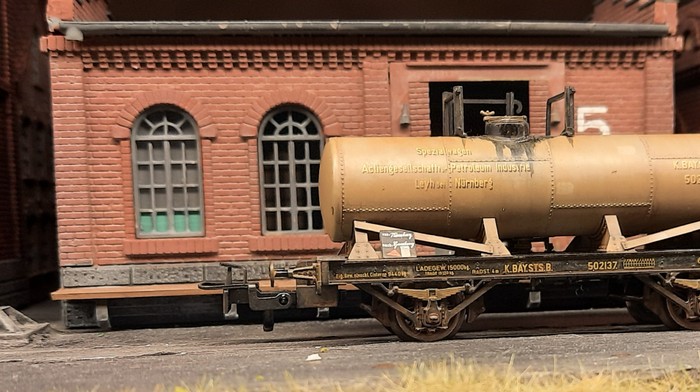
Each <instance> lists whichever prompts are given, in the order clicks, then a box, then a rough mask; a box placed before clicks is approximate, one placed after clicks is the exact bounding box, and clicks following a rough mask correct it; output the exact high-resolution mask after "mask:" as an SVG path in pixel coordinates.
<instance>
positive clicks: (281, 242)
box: [44, 37, 673, 266]
mask: <svg viewBox="0 0 700 392" xmlns="http://www.w3.org/2000/svg"><path fill="white" fill-rule="evenodd" d="M261 41H265V40H261V39H258V40H256V41H255V42H257V43H256V44H254V45H253V44H248V43H237V44H233V43H230V42H228V41H227V40H222V42H221V43H220V45H215V44H204V43H202V42H201V41H196V40H195V41H193V42H188V43H186V45H180V46H175V45H168V44H167V43H164V44H160V45H155V46H154V45H150V44H149V43H148V42H146V41H144V42H141V43H139V42H138V41H137V40H135V39H125V43H124V45H109V46H101V45H100V44H99V43H95V44H93V46H91V47H84V48H82V49H81V48H80V46H79V44H78V43H74V42H66V41H63V40H62V38H60V37H49V38H48V39H46V40H45V41H44V45H45V49H46V50H47V51H49V53H50V56H51V75H52V89H53V92H54V94H53V113H54V132H55V150H56V153H55V156H56V177H57V180H56V186H57V197H58V215H59V216H58V219H59V227H60V229H59V245H60V259H61V265H63V266H77V265H93V266H94V265H115V264H141V263H154V262H159V263H182V262H190V263H199V262H213V261H222V260H251V259H255V260H260V259H263V260H264V259H285V260H290V259H296V258H306V257H309V256H315V255H319V254H323V253H327V252H329V251H333V249H336V248H337V245H334V244H332V243H330V241H328V239H327V237H325V235H317V234H308V235H289V236H285V235H268V236H263V235H261V234H260V233H261V223H260V192H259V182H258V167H257V165H258V152H257V139H256V135H257V132H258V126H259V124H260V121H261V119H262V118H263V116H264V115H265V114H266V113H267V112H268V111H269V110H271V109H273V108H274V107H276V106H278V105H280V104H284V103H296V104H299V105H302V106H304V107H307V108H308V109H309V110H310V111H312V112H313V113H314V114H315V115H317V116H318V118H319V120H320V122H321V123H322V125H323V128H324V132H325V134H326V135H327V136H336V135H357V136H363V135H367V136H369V135H381V134H384V135H386V134H410V135H428V134H429V132H430V131H429V127H430V120H429V107H428V94H427V91H428V83H429V81H433V80H443V81H449V80H460V79H459V78H460V77H461V78H463V79H462V80H489V79H491V80H527V81H529V86H530V102H531V110H530V115H531V121H532V128H533V130H535V132H540V133H541V132H542V129H543V128H544V117H545V115H544V114H545V101H546V98H547V97H549V96H551V95H554V94H556V93H558V92H560V91H561V89H562V88H563V86H564V85H565V84H571V85H574V86H575V87H576V88H577V90H578V92H577V94H576V99H577V106H583V107H596V108H600V107H604V108H605V109H606V112H605V113H600V112H594V113H593V114H591V113H589V114H588V117H586V118H585V119H586V121H594V120H598V122H597V123H595V124H598V125H600V124H601V122H600V121H603V123H604V124H606V126H607V127H608V128H609V129H610V130H611V132H612V133H645V132H671V129H672V121H673V119H672V116H671V114H670V110H669V108H670V107H672V106H669V105H672V100H669V99H668V96H669V94H670V91H671V89H670V84H669V83H668V82H669V80H670V69H671V68H670V67H671V65H672V60H671V58H670V57H669V56H668V55H667V54H665V53H667V52H669V51H670V50H672V47H670V46H668V47H666V49H663V48H664V47H665V46H664V45H667V43H665V41H663V40H661V41H660V42H655V43H653V45H647V46H645V44H643V43H638V44H637V45H638V46H636V47H633V48H632V49H630V46H629V42H628V41H627V44H626V45H617V46H615V45H614V44H611V45H606V46H605V47H604V49H603V51H601V52H597V51H596V50H595V49H587V50H585V51H580V50H579V49H578V47H576V49H574V46H567V44H566V43H565V42H562V41H555V42H552V43H550V44H548V45H540V46H538V45H537V44H532V43H530V44H529V45H530V46H527V47H525V49H524V50H522V51H518V50H517V48H518V46H516V45H514V44H513V43H512V42H511V43H508V42H499V41H498V40H496V39H493V40H491V41H492V42H487V43H483V42H480V45H479V46H470V45H469V44H465V43H459V42H454V41H449V40H447V42H444V43H443V44H444V45H442V46H440V47H441V48H442V49H439V50H435V51H434V49H432V46H430V44H427V43H421V44H416V45H414V47H415V48H416V49H410V50H405V49H403V47H404V46H405V45H404V46H402V45H395V46H392V45H394V44H392V43H382V44H381V45H380V44H373V45H368V47H371V48H373V49H365V46H364V45H365V44H363V43H362V42H354V43H353V42H350V43H347V42H334V41H333V40H330V39H329V40H328V42H316V43H312V44H308V43H304V44H300V43H299V42H294V40H293V39H291V38H290V39H288V40H287V41H282V42H276V41H275V40H270V41H269V42H267V43H262V42H261ZM382 45H383V46H382ZM421 45H423V46H421ZM242 47H245V48H246V49H245V50H241V49H240V48H242ZM133 48H139V49H133ZM183 48H184V49H183ZM79 49H81V50H82V52H81V53H82V54H80V55H78V53H76V51H77V50H79ZM655 53H657V54H655ZM647 54H648V55H647ZM435 78H437V79H435ZM464 78H466V79H464ZM470 78H471V79H470ZM397 92H398V95H401V94H404V93H405V94H406V101H405V102H407V103H408V104H409V107H410V117H411V125H410V128H409V129H407V130H406V129H403V130H402V129H399V130H398V133H397V131H396V129H395V128H397V125H396V124H395V123H396V121H395V120H396V119H397V118H398V116H397V113H396V110H395V106H396V104H397V103H398V104H401V102H404V101H402V99H403V98H400V97H398V96H397V95H396V94H397ZM158 103H170V104H174V105H177V106H179V107H181V108H182V109H184V110H186V111H187V112H189V113H190V114H191V115H192V116H193V117H194V119H195V120H196V122H197V123H198V125H199V127H200V137H201V152H202V171H203V178H204V184H203V187H204V206H205V217H206V222H205V227H206V234H205V237H203V238H185V239H180V240H177V239H176V240H167V239H161V240H158V239H136V236H135V228H134V227H135V220H134V209H133V195H132V192H133V189H132V188H133V186H132V179H131V151H130V149H131V148H130V142H129V137H130V127H131V126H132V123H133V121H134V119H135V118H136V116H137V115H138V114H139V113H140V112H141V111H143V110H145V109H147V108H148V107H150V106H151V105H154V104H158ZM399 108H400V105H399ZM395 117H396V118H395ZM598 131H600V129H599V130H598ZM586 132H588V133H593V132H596V130H593V129H589V130H587V131H586Z"/></svg>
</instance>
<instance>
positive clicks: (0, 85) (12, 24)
mask: <svg viewBox="0 0 700 392" xmlns="http://www.w3.org/2000/svg"><path fill="white" fill-rule="evenodd" d="M44 12H45V1H40V0H38V1H37V0H35V1H2V2H0V216H2V225H0V304H1V305H12V306H16V307H19V306H23V305H27V304H29V303H31V302H34V301H36V300H37V299H43V298H44V297H45V296H46V295H47V293H48V291H49V290H51V289H52V288H55V284H54V283H53V282H55V280H56V272H57V252H56V245H55V243H56V224H55V219H56V218H55V213H54V211H55V205H54V192H53V165H52V164H51V162H52V144H51V115H50V101H49V79H48V61H47V58H46V56H45V55H43V54H42V53H41V52H40V51H39V38H40V37H41V36H43V35H45V34H46V22H45V15H44Z"/></svg>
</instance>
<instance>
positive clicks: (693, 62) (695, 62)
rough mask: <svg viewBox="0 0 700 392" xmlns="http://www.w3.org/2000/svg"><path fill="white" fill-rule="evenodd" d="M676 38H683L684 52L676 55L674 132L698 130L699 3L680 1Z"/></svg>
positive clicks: (699, 73)
mask: <svg viewBox="0 0 700 392" xmlns="http://www.w3.org/2000/svg"><path fill="white" fill-rule="evenodd" d="M678 35H679V36H682V37H683V50H682V51H680V52H679V53H678V54H677V55H676V61H675V74H676V75H675V76H676V78H675V94H676V123H675V126H676V132H678V133H690V132H693V133H694V132H699V131H700V115H699V114H698V113H697V105H698V102H699V100H700V51H699V49H700V2H699V1H697V0H691V1H683V2H681V3H680V8H679V10H678Z"/></svg>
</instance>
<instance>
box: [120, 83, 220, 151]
mask: <svg viewBox="0 0 700 392" xmlns="http://www.w3.org/2000/svg"><path fill="white" fill-rule="evenodd" d="M161 104H171V105H175V106H178V107H180V108H182V109H183V110H185V111H187V112H188V113H189V114H190V115H191V116H192V117H193V118H194V120H195V121H196V122H197V126H198V127H199V136H200V137H202V138H208V139H212V138H215V137H216V134H217V131H218V130H217V127H216V122H215V121H214V120H213V117H212V116H211V114H210V113H209V110H208V109H207V107H206V105H203V104H202V103H200V102H199V101H198V100H197V99H196V98H194V97H192V96H191V95H190V94H188V93H184V92H181V91H175V90H156V91H149V92H146V93H141V94H137V95H135V96H134V98H133V99H132V100H131V102H129V103H127V104H126V105H124V106H123V107H122V109H121V111H120V112H119V115H118V116H117V118H116V120H115V123H114V125H112V127H111V129H110V131H111V134H112V137H113V138H114V139H117V140H123V139H128V138H129V137H130V136H131V127H132V125H133V124H134V120H136V117H137V116H138V115H139V114H140V113H141V112H143V111H144V110H146V109H147V108H149V107H151V106H153V105H161Z"/></svg>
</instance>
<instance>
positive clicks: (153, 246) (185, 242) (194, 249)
mask: <svg viewBox="0 0 700 392" xmlns="http://www.w3.org/2000/svg"><path fill="white" fill-rule="evenodd" d="M218 252H219V240H218V239H217V238H144V239H138V240H124V254H125V255H127V256H149V255H195V254H210V253H218Z"/></svg>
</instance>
